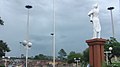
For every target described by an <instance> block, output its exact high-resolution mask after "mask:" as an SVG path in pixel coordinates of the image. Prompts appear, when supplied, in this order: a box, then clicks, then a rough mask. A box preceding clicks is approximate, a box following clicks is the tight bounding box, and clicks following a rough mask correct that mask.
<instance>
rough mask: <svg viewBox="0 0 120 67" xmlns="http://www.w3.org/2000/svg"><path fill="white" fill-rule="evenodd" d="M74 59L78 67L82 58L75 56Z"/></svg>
mask: <svg viewBox="0 0 120 67" xmlns="http://www.w3.org/2000/svg"><path fill="white" fill-rule="evenodd" d="M74 61H75V62H76V63H77V67H78V63H79V62H80V58H74Z"/></svg>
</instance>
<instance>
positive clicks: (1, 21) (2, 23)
mask: <svg viewBox="0 0 120 67" xmlns="http://www.w3.org/2000/svg"><path fill="white" fill-rule="evenodd" d="M0 25H4V21H3V20H2V19H1V17H0Z"/></svg>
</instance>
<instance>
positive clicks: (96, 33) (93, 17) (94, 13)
mask: <svg viewBox="0 0 120 67" xmlns="http://www.w3.org/2000/svg"><path fill="white" fill-rule="evenodd" d="M88 16H89V17H90V22H92V24H93V38H100V31H101V26H100V21H99V17H98V16H99V7H98V4H95V5H94V6H93V9H92V10H91V11H90V12H89V13H88Z"/></svg>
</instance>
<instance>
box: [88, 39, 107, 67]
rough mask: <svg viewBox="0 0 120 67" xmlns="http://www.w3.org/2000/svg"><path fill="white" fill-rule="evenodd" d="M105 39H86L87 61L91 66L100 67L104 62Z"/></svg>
mask: <svg viewBox="0 0 120 67" xmlns="http://www.w3.org/2000/svg"><path fill="white" fill-rule="evenodd" d="M105 42H106V39H102V38H95V39H90V40H86V43H87V44H88V45H89V63H90V66H92V67H102V63H103V62H104V44H105Z"/></svg>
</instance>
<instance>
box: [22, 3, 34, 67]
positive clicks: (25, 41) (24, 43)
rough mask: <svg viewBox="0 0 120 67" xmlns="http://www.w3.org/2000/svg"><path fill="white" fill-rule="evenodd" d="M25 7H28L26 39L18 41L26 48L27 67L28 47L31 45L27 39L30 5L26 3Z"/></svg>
mask: <svg viewBox="0 0 120 67" xmlns="http://www.w3.org/2000/svg"><path fill="white" fill-rule="evenodd" d="M25 8H27V9H28V15H27V30H26V40H24V41H23V42H20V43H21V44H22V45H23V46H24V47H25V48H26V67H27V61H28V49H29V48H30V47H31V46H32V43H31V42H30V40H29V9H31V8H32V6H31V5H26V6H25Z"/></svg>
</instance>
